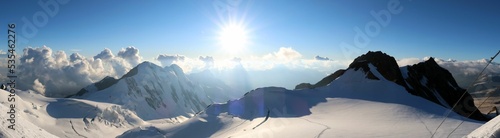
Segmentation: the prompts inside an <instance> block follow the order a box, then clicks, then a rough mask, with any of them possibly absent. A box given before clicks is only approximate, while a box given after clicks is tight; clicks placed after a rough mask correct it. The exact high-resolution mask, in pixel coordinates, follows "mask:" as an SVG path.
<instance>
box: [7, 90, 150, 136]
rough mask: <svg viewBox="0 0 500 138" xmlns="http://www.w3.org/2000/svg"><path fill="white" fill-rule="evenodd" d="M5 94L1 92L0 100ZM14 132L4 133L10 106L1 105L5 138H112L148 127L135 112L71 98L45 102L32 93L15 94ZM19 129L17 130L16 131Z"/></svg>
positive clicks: (19, 92) (45, 98) (48, 99)
mask: <svg viewBox="0 0 500 138" xmlns="http://www.w3.org/2000/svg"><path fill="white" fill-rule="evenodd" d="M8 94H9V93H8V92H6V91H3V90H0V99H7V97H8ZM15 98H16V101H15V102H14V103H15V106H16V126H17V127H18V128H16V132H14V131H11V130H5V129H6V128H7V124H6V123H7V122H6V121H4V120H5V119H6V117H7V116H6V115H7V114H5V113H6V112H7V109H8V108H4V107H8V106H9V105H10V104H11V103H9V102H2V103H1V104H0V106H1V108H0V110H1V111H2V112H4V111H5V112H4V113H2V114H1V115H0V119H2V124H3V125H2V128H1V129H0V132H2V133H3V135H5V136H7V137H16V138H17V137H23V136H24V137H26V138H38V137H71V138H77V137H92V138H100V137H114V136H117V135H119V134H122V133H123V132H124V131H126V130H129V129H132V128H134V127H137V126H140V125H147V124H148V123H147V122H144V121H143V120H142V119H141V118H139V117H137V116H136V115H135V113H134V112H132V111H130V110H127V109H123V108H121V107H120V106H119V105H116V104H110V103H100V102H95V101H88V100H81V99H73V98H47V97H43V96H41V95H39V94H36V93H34V92H31V91H17V92H16V97H15ZM17 129H19V130H17Z"/></svg>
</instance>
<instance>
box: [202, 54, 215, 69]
mask: <svg viewBox="0 0 500 138" xmlns="http://www.w3.org/2000/svg"><path fill="white" fill-rule="evenodd" d="M198 59H199V60H201V61H203V62H204V63H205V68H212V67H213V66H214V63H215V60H214V58H213V57H211V56H205V57H203V56H200V57H198Z"/></svg>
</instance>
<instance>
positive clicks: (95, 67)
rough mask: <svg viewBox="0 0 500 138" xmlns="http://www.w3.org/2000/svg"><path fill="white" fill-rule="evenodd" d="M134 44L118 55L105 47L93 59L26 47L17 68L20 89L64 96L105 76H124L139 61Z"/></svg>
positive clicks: (44, 48)
mask: <svg viewBox="0 0 500 138" xmlns="http://www.w3.org/2000/svg"><path fill="white" fill-rule="evenodd" d="M138 55H139V51H138V50H137V49H136V48H134V47H128V48H127V49H122V50H121V51H120V53H119V56H116V57H115V56H114V55H113V53H112V52H111V50H109V49H104V50H103V51H102V52H100V53H99V54H97V55H96V56H94V57H93V58H85V57H83V56H81V55H80V54H78V53H73V54H71V55H70V56H69V57H68V56H67V55H66V53H65V52H64V51H56V52H53V51H52V49H51V48H49V47H47V46H43V47H37V48H32V47H28V48H25V49H24V50H23V54H22V56H21V58H20V59H19V60H20V64H19V68H18V81H19V82H18V83H17V84H18V88H20V89H23V90H27V89H31V90H34V91H36V92H39V93H42V94H44V95H46V96H49V97H64V96H67V95H70V94H74V93H76V92H78V90H79V89H81V88H83V87H85V86H87V85H89V84H91V83H94V82H96V81H99V80H100V79H102V78H104V77H105V76H112V77H121V76H122V75H124V74H125V73H127V72H128V70H130V69H131V68H132V67H134V66H136V65H137V63H139V62H140V60H141V57H140V56H138Z"/></svg>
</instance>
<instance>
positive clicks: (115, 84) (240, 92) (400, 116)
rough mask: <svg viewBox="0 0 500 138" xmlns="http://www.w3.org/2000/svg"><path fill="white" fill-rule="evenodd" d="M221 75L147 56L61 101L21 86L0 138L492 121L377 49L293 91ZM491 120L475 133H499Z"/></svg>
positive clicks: (277, 133) (297, 132) (331, 133)
mask: <svg viewBox="0 0 500 138" xmlns="http://www.w3.org/2000/svg"><path fill="white" fill-rule="evenodd" d="M225 75H227V76H223V75H221V74H218V75H214V72H211V71H210V70H205V71H202V72H199V73H193V74H189V75H186V74H185V73H184V72H183V70H182V69H181V68H180V67H179V66H177V65H175V64H174V65H171V66H167V67H160V66H158V65H155V64H153V63H150V62H143V63H141V64H139V65H137V66H136V67H134V68H133V69H131V70H130V71H129V72H128V73H126V74H125V75H123V76H122V77H120V78H113V77H105V78H103V79H102V80H101V81H99V82H96V83H93V84H91V85H88V86H86V87H84V88H82V89H81V90H80V91H79V92H78V93H76V94H75V95H71V96H68V97H66V98H50V97H44V96H42V95H40V94H37V93H33V92H30V91H19V92H18V95H17V96H18V97H17V98H18V99H16V101H17V103H16V104H17V106H16V108H18V109H19V110H17V115H16V116H19V119H23V120H24V119H26V120H27V121H19V124H18V125H19V126H23V127H20V131H10V130H7V129H6V128H4V127H3V128H0V137H3V136H5V137H22V136H26V135H27V136H29V137H54V136H57V137H120V138H131V137H183V138H184V137H265V136H269V137H430V136H431V135H432V134H433V133H434V131H435V130H437V131H436V135H435V136H436V137H447V136H448V134H449V135H450V136H451V137H463V136H466V135H469V133H470V132H472V131H474V130H475V129H476V128H479V127H481V125H483V124H484V123H485V122H483V121H488V120H489V119H490V118H489V117H487V116H485V115H483V114H482V113H480V112H479V111H477V110H476V109H477V107H476V106H475V105H474V100H473V98H472V96H471V95H470V94H469V93H467V92H466V91H465V90H464V89H463V88H461V87H459V86H458V84H457V82H456V81H455V79H454V78H453V76H452V75H451V73H450V72H449V71H448V70H446V69H444V68H442V67H440V66H439V65H438V64H437V63H436V61H435V60H434V59H433V58H430V59H429V60H427V61H425V62H421V63H418V64H415V65H411V66H405V67H399V66H398V64H397V62H396V60H395V59H394V58H393V57H391V56H389V55H387V54H385V53H383V52H380V51H377V52H368V53H366V54H364V55H361V56H359V57H357V58H356V59H355V60H354V61H353V62H352V63H351V64H350V65H349V67H348V68H346V69H341V70H338V71H336V72H334V73H332V74H330V75H328V76H326V77H325V78H323V79H321V80H320V81H318V82H317V83H316V84H309V83H301V84H299V85H297V86H296V88H295V90H288V89H285V88H281V87H263V88H257V89H254V90H249V89H251V87H250V86H251V85H248V83H249V82H248V77H250V76H248V74H245V70H244V69H243V68H242V67H240V68H237V69H234V70H232V72H226V73H225ZM292 75H293V74H292ZM221 76H222V78H226V79H227V78H232V79H230V80H222V79H220V78H221ZM269 77H273V76H269ZM295 81H297V80H295ZM245 92H246V93H245ZM0 93H8V92H7V91H4V90H0ZM462 95H463V96H462ZM0 98H1V99H7V94H1V95H0ZM459 99H460V100H459ZM0 104H1V107H9V105H8V104H9V103H8V102H2V103H0ZM455 104H456V106H455V108H453V110H450V109H452V107H453V106H454V105H455ZM2 109H3V108H2ZM1 111H7V108H6V109H3V110H1ZM7 118H9V116H6V114H2V115H0V119H1V120H6V119H7ZM445 118H446V119H447V120H446V121H444V122H443V124H442V125H441V127H440V128H439V129H436V128H437V126H438V125H440V123H441V121H442V120H444V119H445ZM496 120H498V119H496ZM496 122H498V121H496ZM3 123H9V122H5V121H4V122H3ZM457 124H462V125H461V126H460V127H458V128H457V131H452V130H453V129H455V127H456V126H457ZM489 124H490V125H489V126H483V127H482V128H483V129H488V130H481V129H479V130H476V131H474V132H475V133H473V134H472V135H473V136H478V137H482V136H485V137H488V136H491V135H492V134H491V132H494V131H490V130H492V129H499V128H497V127H495V126H491V123H489ZM34 131H40V132H42V133H40V134H36V133H34ZM450 133H451V134H450ZM35 134H36V135H35Z"/></svg>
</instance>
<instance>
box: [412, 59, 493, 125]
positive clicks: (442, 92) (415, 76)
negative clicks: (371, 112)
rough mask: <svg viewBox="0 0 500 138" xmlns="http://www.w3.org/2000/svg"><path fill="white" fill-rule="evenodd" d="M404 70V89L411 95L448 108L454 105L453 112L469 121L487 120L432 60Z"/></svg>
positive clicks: (449, 76) (446, 73) (466, 95)
mask: <svg viewBox="0 0 500 138" xmlns="http://www.w3.org/2000/svg"><path fill="white" fill-rule="evenodd" d="M406 68H407V70H408V74H407V76H408V78H406V79H405V81H406V82H407V86H406V88H407V90H408V92H410V93H411V94H413V95H417V96H420V97H423V98H425V99H427V100H430V101H432V102H434V103H437V104H440V105H443V106H445V107H448V108H451V107H453V105H454V104H455V103H456V107H455V108H454V109H453V111H455V112H457V113H459V114H461V115H463V116H470V117H469V118H471V119H476V120H481V121H486V120H488V119H487V118H486V117H485V116H484V115H483V114H481V112H479V110H478V109H477V107H476V106H475V105H474V100H473V98H472V96H471V95H470V94H469V93H468V92H466V90H465V89H462V88H461V87H459V86H458V84H457V82H456V81H455V79H454V78H453V76H452V75H451V73H450V72H449V71H448V70H446V69H444V68H442V67H440V66H439V65H438V64H437V63H436V61H434V58H430V59H429V60H427V61H425V62H421V63H418V64H415V65H412V66H407V67H406ZM462 95H463V97H462V98H461V100H460V101H459V99H460V97H461V96H462Z"/></svg>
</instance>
